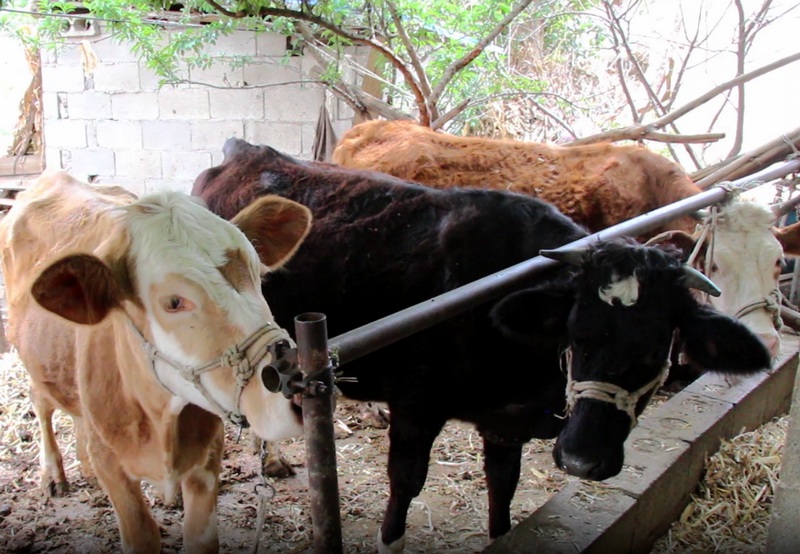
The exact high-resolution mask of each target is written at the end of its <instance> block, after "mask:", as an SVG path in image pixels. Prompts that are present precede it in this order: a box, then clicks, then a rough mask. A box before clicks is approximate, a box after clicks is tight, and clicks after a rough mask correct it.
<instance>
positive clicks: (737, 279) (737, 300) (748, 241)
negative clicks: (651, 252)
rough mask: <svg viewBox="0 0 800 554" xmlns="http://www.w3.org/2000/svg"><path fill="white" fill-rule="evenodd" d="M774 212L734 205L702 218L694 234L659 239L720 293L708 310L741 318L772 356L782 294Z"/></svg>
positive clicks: (677, 233)
mask: <svg viewBox="0 0 800 554" xmlns="http://www.w3.org/2000/svg"><path fill="white" fill-rule="evenodd" d="M776 217H777V214H776V213H775V210H773V209H771V208H769V207H767V206H764V205H761V204H757V203H753V202H744V201H734V202H730V203H728V204H725V205H724V206H722V207H721V208H720V210H719V211H718V212H717V213H714V212H713V211H712V212H709V213H708V214H705V216H704V220H703V223H702V226H701V227H700V230H699V231H698V233H696V234H695V235H692V236H690V235H687V234H686V233H682V232H680V231H672V232H671V233H667V234H665V236H664V237H663V238H664V239H666V240H669V241H671V242H673V243H675V244H678V245H679V246H680V247H681V248H682V249H683V250H684V252H685V254H686V256H692V255H693V254H694V257H693V258H692V260H691V263H692V264H693V266H694V267H696V268H698V269H700V270H702V271H704V272H705V273H706V274H707V275H708V277H709V278H711V279H712V280H713V281H714V283H716V284H717V285H718V286H719V288H720V290H721V291H722V294H720V295H719V296H718V297H709V299H708V300H709V302H710V303H711V305H712V306H714V307H715V308H717V309H718V310H720V311H721V312H722V313H725V314H727V315H729V316H732V317H735V318H737V319H739V320H740V321H741V322H742V323H744V324H745V325H746V326H747V327H748V328H749V329H750V330H751V331H753V332H754V333H755V334H757V335H758V336H759V337H760V338H761V340H762V341H763V342H764V344H765V345H766V346H767V348H768V349H769V351H770V353H771V354H772V355H773V356H777V354H778V352H779V351H780V344H781V343H780V328H781V326H782V321H781V319H780V292H779V289H778V278H779V277H780V272H781V264H782V261H783V249H782V247H781V242H780V241H779V240H778V238H777V237H776V233H775V231H774V228H773V224H774V222H775V219H776Z"/></svg>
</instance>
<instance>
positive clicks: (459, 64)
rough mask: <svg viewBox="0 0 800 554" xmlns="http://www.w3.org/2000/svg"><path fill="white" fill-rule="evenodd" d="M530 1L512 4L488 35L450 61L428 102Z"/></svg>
mask: <svg viewBox="0 0 800 554" xmlns="http://www.w3.org/2000/svg"><path fill="white" fill-rule="evenodd" d="M531 2H533V0H520V1H519V2H518V3H517V4H516V5H514V6H513V7H512V8H511V11H510V12H508V15H506V16H505V17H504V18H503V20H502V21H501V22H500V23H498V24H497V26H496V27H495V28H494V29H493V30H492V31H491V32H490V33H489V34H488V35H486V36H485V37H483V39H481V40H480V42H478V44H477V45H476V46H475V48H473V49H472V50H471V51H470V52H469V53H467V54H466V55H465V56H463V57H462V58H461V59H459V60H456V61H454V62H453V63H451V64H450V65H449V66H448V67H447V68H446V69H445V70H444V73H443V74H442V78H441V79H439V82H438V83H437V84H436V86H435V87H434V89H433V92H432V93H431V95H430V97H429V98H428V102H429V103H430V104H436V103H437V102H438V101H439V98H440V97H441V96H442V93H443V92H444V90H445V88H447V85H449V84H450V81H452V80H453V77H455V76H456V74H457V73H458V72H459V71H461V70H462V69H464V68H465V67H467V65H469V64H470V63H471V62H472V60H474V59H475V58H477V57H478V56H479V55H480V53H481V52H483V51H484V49H485V48H486V47H487V46H488V45H489V44H490V43H491V42H492V41H493V40H494V39H495V38H497V35H499V34H500V33H501V32H502V31H503V30H504V29H505V28H506V27H508V25H509V24H510V23H511V22H512V21H513V20H514V18H516V17H517V16H518V15H519V14H520V13H522V12H523V11H525V8H527V7H528V6H529V5H530V4H531Z"/></svg>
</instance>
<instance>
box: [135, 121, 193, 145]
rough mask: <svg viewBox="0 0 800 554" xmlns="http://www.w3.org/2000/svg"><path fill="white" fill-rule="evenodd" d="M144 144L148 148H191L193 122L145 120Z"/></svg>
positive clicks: (143, 130) (143, 128)
mask: <svg viewBox="0 0 800 554" xmlns="http://www.w3.org/2000/svg"><path fill="white" fill-rule="evenodd" d="M142 146H143V147H144V148H145V149H146V150H190V149H191V146H192V140H191V123H190V122H188V121H143V122H142Z"/></svg>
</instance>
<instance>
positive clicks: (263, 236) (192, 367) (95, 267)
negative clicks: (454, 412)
mask: <svg viewBox="0 0 800 554" xmlns="http://www.w3.org/2000/svg"><path fill="white" fill-rule="evenodd" d="M118 210H119V211H118V213H117V217H118V218H119V222H120V226H119V228H120V229H121V235H124V238H121V237H119V236H117V237H109V240H108V241H107V243H106V244H104V245H102V246H101V247H100V248H99V249H98V250H97V251H95V252H93V253H78V254H74V255H70V256H67V257H65V258H62V259H61V260H59V261H57V262H55V263H54V264H52V265H50V266H49V267H47V268H46V269H45V270H44V271H43V272H42V273H41V275H40V276H39V277H38V278H37V279H36V281H35V282H34V284H33V287H32V294H33V296H34V298H35V299H36V301H37V302H38V303H39V304H40V305H41V306H43V307H44V308H45V309H47V310H49V311H51V312H53V313H55V314H58V315H60V316H62V317H64V318H66V319H68V320H70V321H72V322H75V323H78V324H84V325H103V324H106V322H107V321H109V320H111V324H112V325H114V326H115V327H114V329H115V335H116V336H117V337H120V336H121V337H123V338H122V339H121V340H120V339H117V340H118V341H120V342H122V343H127V344H128V345H129V346H128V348H130V349H131V351H132V352H133V353H134V356H133V357H134V358H136V359H137V360H138V361H139V363H140V364H142V365H144V366H148V367H149V368H152V370H148V371H149V372H150V375H153V373H154V374H155V375H154V377H155V378H156V379H157V380H158V381H159V382H160V384H161V385H162V386H163V387H164V388H166V389H167V391H169V392H170V393H171V394H172V395H174V396H175V397H177V398H178V399H180V400H179V401H176V402H173V404H172V405H173V407H176V408H179V407H181V406H182V405H185V404H186V403H193V404H196V405H197V406H200V407H202V408H204V409H206V410H208V411H210V412H212V413H216V414H218V415H221V416H224V415H234V416H237V417H240V416H242V417H245V418H246V419H247V420H248V421H249V423H250V424H251V425H252V426H253V429H254V431H255V432H256V434H258V435H259V436H261V437H262V438H265V439H269V440H276V439H280V438H284V437H286V436H290V435H293V434H296V433H298V432H299V431H300V424H301V418H300V414H299V410H298V409H297V407H296V406H293V405H292V403H291V401H290V400H289V399H286V398H284V397H283V395H280V394H274V393H270V392H269V391H267V390H266V388H265V387H264V386H263V384H262V382H261V374H262V372H263V369H264V367H265V366H266V365H267V364H269V363H272V362H273V361H274V360H273V358H274V357H275V356H276V352H278V351H279V350H280V349H279V348H277V347H276V345H278V344H280V343H283V342H286V341H291V339H290V338H289V337H288V335H287V333H286V332H285V331H284V330H282V329H280V328H279V327H278V326H277V324H276V323H275V322H274V319H273V316H272V313H271V312H270V309H269V306H268V305H267V301H266V300H265V298H264V296H263V293H262V291H261V274H262V273H263V271H264V270H265V268H267V269H271V268H276V267H279V266H280V265H281V264H283V263H284V262H285V261H286V260H287V259H288V258H289V257H290V256H291V255H292V254H293V253H294V251H295V250H296V249H297V247H298V245H299V244H300V243H301V242H302V240H303V239H304V238H305V236H306V234H307V233H308V230H309V228H310V222H311V214H310V212H309V210H308V209H307V208H305V207H304V206H301V205H300V204H296V203H294V202H291V201H289V200H286V199H283V198H278V197H265V198H262V199H260V200H259V201H258V202H255V203H254V204H253V205H251V206H249V207H248V208H247V209H246V210H244V211H243V212H242V213H240V214H239V216H237V219H236V222H235V223H236V225H234V224H233V223H230V222H228V221H225V220H224V219H222V218H220V217H217V216H216V215H214V214H212V213H211V212H209V211H208V210H207V209H206V208H205V206H203V205H202V203H201V202H200V201H198V200H197V199H192V198H191V197H189V196H187V195H185V194H180V193H163V194H159V195H152V196H149V197H144V198H141V199H140V200H138V201H135V202H133V203H131V204H129V205H127V206H125V207H123V208H119V209H118ZM237 225H238V227H237ZM254 245H255V246H254Z"/></svg>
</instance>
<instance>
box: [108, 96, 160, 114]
mask: <svg viewBox="0 0 800 554" xmlns="http://www.w3.org/2000/svg"><path fill="white" fill-rule="evenodd" d="M111 113H112V115H113V118H114V119H120V120H137V121H141V120H149V119H158V93H156V92H122V93H117V94H112V95H111Z"/></svg>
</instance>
